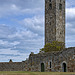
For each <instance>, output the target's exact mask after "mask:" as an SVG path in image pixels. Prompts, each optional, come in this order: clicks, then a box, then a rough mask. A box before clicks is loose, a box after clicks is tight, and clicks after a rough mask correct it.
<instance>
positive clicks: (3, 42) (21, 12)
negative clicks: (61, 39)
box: [0, 0, 75, 62]
mask: <svg viewBox="0 0 75 75" xmlns="http://www.w3.org/2000/svg"><path fill="white" fill-rule="evenodd" d="M74 20H75V1H74V0H66V47H71V46H72V47H74V46H75V38H74V37H75V26H74V24H75V21H74ZM43 46H44V0H0V62H7V61H9V60H10V59H12V60H13V61H22V60H25V59H26V58H28V55H29V54H30V53H31V52H34V53H38V52H39V50H40V49H41V48H42V47H43Z"/></svg>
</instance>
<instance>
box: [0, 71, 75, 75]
mask: <svg viewBox="0 0 75 75" xmlns="http://www.w3.org/2000/svg"><path fill="white" fill-rule="evenodd" d="M0 75H75V72H65V73H64V72H25V71H10V72H9V71H0Z"/></svg>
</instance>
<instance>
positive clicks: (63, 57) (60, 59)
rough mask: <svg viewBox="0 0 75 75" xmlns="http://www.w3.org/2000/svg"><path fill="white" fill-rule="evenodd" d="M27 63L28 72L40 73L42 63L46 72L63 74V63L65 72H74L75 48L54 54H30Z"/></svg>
mask: <svg viewBox="0 0 75 75" xmlns="http://www.w3.org/2000/svg"><path fill="white" fill-rule="evenodd" d="M29 62H30V64H29V66H28V68H29V71H41V63H44V69H45V71H46V72H63V63H65V64H66V71H67V72H75V48H68V49H65V50H63V51H61V52H54V53H44V54H31V55H30V57H29ZM50 62H51V68H50Z"/></svg>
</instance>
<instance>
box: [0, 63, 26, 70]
mask: <svg viewBox="0 0 75 75" xmlns="http://www.w3.org/2000/svg"><path fill="white" fill-rule="evenodd" d="M24 70H25V62H1V63H0V71H24Z"/></svg>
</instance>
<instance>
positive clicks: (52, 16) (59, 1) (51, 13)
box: [45, 0, 65, 44]
mask: <svg viewBox="0 0 75 75" xmlns="http://www.w3.org/2000/svg"><path fill="white" fill-rule="evenodd" d="M52 41H59V42H63V43H65V0H45V44H47V43H52Z"/></svg>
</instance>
